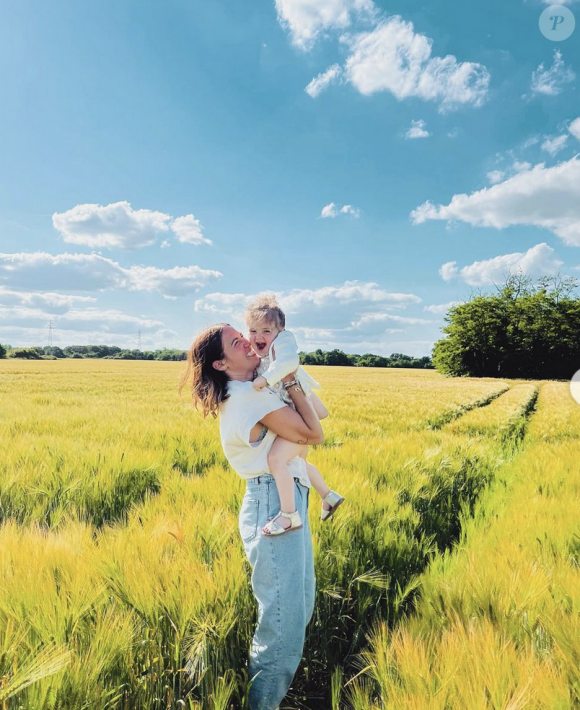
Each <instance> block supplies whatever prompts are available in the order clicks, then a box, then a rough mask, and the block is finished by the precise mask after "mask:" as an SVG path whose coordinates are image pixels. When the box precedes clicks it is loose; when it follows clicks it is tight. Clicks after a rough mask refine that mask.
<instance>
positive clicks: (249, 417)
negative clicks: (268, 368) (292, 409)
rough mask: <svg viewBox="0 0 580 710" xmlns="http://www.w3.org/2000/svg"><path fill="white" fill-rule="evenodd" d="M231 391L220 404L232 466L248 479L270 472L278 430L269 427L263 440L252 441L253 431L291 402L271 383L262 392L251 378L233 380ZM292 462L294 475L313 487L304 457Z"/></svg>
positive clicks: (222, 430)
mask: <svg viewBox="0 0 580 710" xmlns="http://www.w3.org/2000/svg"><path fill="white" fill-rule="evenodd" d="M228 394H229V395H230V396H229V397H228V399H226V401H225V402H222V404H221V405H220V437H221V440H222V447H223V450H224V454H225V455H226V458H227V460H228V461H229V463H230V466H231V467H232V468H233V469H234V471H235V472H236V473H237V474H238V475H239V476H241V478H245V479H248V478H255V477H256V476H259V475H260V474H263V473H270V468H269V466H268V454H269V453H270V449H271V447H272V444H273V443H274V439H275V438H276V434H275V433H274V432H273V431H270V430H268V432H267V434H266V436H265V437H264V438H263V439H262V441H260V442H258V443H256V444H251V443H250V432H251V431H252V428H253V427H254V426H255V425H256V424H257V423H258V422H259V421H260V420H261V419H263V417H265V416H266V415H267V414H270V413H271V412H275V411H277V410H278V409H282V407H286V406H287V405H285V404H284V402H282V401H281V400H280V398H279V397H278V396H277V395H276V394H275V393H274V392H272V390H271V389H269V388H268V387H264V389H262V390H260V391H259V392H258V391H256V390H255V389H254V388H253V386H252V383H251V382H239V381H237V380H231V381H230V382H228ZM288 465H289V468H290V471H291V473H292V475H293V476H294V477H295V478H298V479H299V480H300V483H302V484H303V485H305V486H308V487H309V486H310V480H309V478H308V474H307V473H306V462H305V461H304V459H302V458H300V457H299V456H297V457H296V458H294V459H292V461H290V463H289V464H288Z"/></svg>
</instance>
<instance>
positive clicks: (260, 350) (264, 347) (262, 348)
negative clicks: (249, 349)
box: [256, 343, 266, 352]
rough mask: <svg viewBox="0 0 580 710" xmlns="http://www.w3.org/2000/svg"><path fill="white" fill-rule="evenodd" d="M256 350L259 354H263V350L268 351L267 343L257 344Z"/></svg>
mask: <svg viewBox="0 0 580 710" xmlns="http://www.w3.org/2000/svg"><path fill="white" fill-rule="evenodd" d="M256 349H257V350H258V351H259V352H262V351H263V350H265V349H266V343H256Z"/></svg>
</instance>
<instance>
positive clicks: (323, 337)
mask: <svg viewBox="0 0 580 710" xmlns="http://www.w3.org/2000/svg"><path fill="white" fill-rule="evenodd" d="M256 295H258V294H243V293H210V294H208V295H206V296H204V297H202V298H200V299H198V300H197V301H196V302H195V311H196V313H197V314H198V316H197V319H198V320H199V321H201V322H203V323H207V324H209V323H210V322H216V321H222V320H225V321H228V322H230V323H232V324H237V325H238V326H239V327H240V328H242V329H244V327H245V326H244V308H245V307H246V306H247V305H248V304H249V303H250V302H251V301H252V300H254V299H255V297H256ZM277 297H278V302H279V303H280V306H281V307H282V308H283V310H284V312H285V313H286V325H287V328H288V329H289V330H292V331H293V332H294V333H295V334H296V337H297V339H298V343H299V347H300V348H301V349H302V350H312V349H316V348H318V347H320V348H323V349H326V350H329V349H332V348H342V349H344V350H346V351H347V352H359V353H364V352H375V353H378V354H390V353H392V352H397V351H398V352H402V351H403V350H402V347H403V346H402V345H400V344H396V343H394V342H392V340H391V338H392V336H393V335H394V334H397V333H404V332H406V328H412V329H418V330H419V331H421V336H422V337H423V338H425V336H427V337H431V338H432V339H433V340H432V341H431V340H421V341H400V342H404V343H407V342H412V343H419V345H417V346H415V345H413V346H411V347H412V348H415V347H420V348H422V350H421V352H420V353H417V351H416V350H412V351H411V350H408V351H405V352H408V354H410V355H415V354H420V355H426V354H428V353H429V351H430V350H429V348H430V347H431V346H432V343H433V342H434V341H435V340H436V339H437V338H438V337H439V324H440V321H439V320H426V319H425V318H421V317H414V315H413V314H411V315H406V314H405V315H400V312H401V311H404V310H405V309H408V308H410V307H413V306H416V305H417V304H419V303H421V298H419V296H416V295H415V294H412V293H399V292H391V291H387V290H385V289H383V288H381V287H380V286H379V285H378V284H376V283H372V282H368V283H367V282H360V281H346V282H345V283H343V284H341V285H340V286H323V287H320V288H317V289H292V290H290V291H283V292H279V293H278V294H277ZM424 331H426V332H424ZM426 343H430V345H429V348H427V346H426V345H425V344H426Z"/></svg>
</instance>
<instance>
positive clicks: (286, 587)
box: [181, 323, 324, 710]
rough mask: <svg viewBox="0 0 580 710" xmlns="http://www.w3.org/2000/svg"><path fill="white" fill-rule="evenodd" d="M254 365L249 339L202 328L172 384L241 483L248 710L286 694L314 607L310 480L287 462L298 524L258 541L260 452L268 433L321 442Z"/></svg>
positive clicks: (314, 419) (269, 500) (264, 488)
mask: <svg viewBox="0 0 580 710" xmlns="http://www.w3.org/2000/svg"><path fill="white" fill-rule="evenodd" d="M259 362H260V358H259V356H258V355H257V354H256V353H255V352H254V350H253V349H252V347H251V345H250V343H249V341H248V340H247V339H246V338H245V337H244V336H243V335H242V334H241V333H239V332H238V331H237V330H236V329H235V328H233V327H232V326H231V325H228V324H227V323H219V324H217V325H214V326H211V327H210V328H207V329H206V330H205V331H204V332H203V333H201V334H200V335H199V336H198V337H197V338H196V340H195V342H194V343H193V345H192V346H191V349H190V351H189V353H188V366H187V370H186V372H185V374H184V377H183V379H182V383H181V386H182V387H183V385H184V384H185V383H186V382H187V381H191V387H192V392H193V401H194V404H195V406H196V407H197V406H199V407H201V409H202V411H203V415H204V416H207V415H208V414H211V415H212V416H214V417H215V416H217V414H218V413H219V415H220V436H221V441H222V446H223V449H224V453H225V455H226V458H227V459H228V461H229V462H230V464H231V466H232V468H233V469H234V471H236V473H238V474H239V475H240V476H241V477H242V478H244V479H246V493H245V495H244V500H243V503H242V508H241V511H240V518H239V529H240V535H241V537H242V542H243V544H244V549H245V551H246V555H247V557H248V560H249V562H250V565H251V566H252V590H253V592H254V596H255V597H256V601H257V603H258V625H257V627H256V631H255V634H254V638H253V639H252V647H251V650H250V680H251V681H252V685H251V688H250V708H251V710H275V709H276V708H277V707H278V705H279V703H280V702H281V701H282V700H283V698H284V696H285V695H286V693H287V691H288V688H289V687H290V683H291V682H292V678H293V677H294V673H295V672H296V669H297V667H298V664H299V663H300V659H301V657H302V649H303V646H304V633H305V629H306V626H307V624H308V622H309V621H310V618H311V617H312V612H313V610H314V588H315V578H314V560H313V555H312V539H311V535H310V527H309V524H308V494H309V486H310V482H309V479H308V475H307V473H306V463H305V461H304V459H302V458H300V457H296V458H295V459H293V460H292V461H291V462H290V464H289V466H290V469H291V471H292V473H293V475H294V486H295V497H296V509H297V510H298V511H299V513H300V517H301V518H302V520H303V521H304V526H303V527H302V528H299V529H297V530H295V531H292V532H291V533H290V534H287V535H280V536H268V535H262V534H261V529H262V527H263V526H264V525H265V524H266V523H267V522H268V520H269V519H271V518H273V517H275V516H276V515H277V514H278V511H279V510H280V500H279V498H278V492H277V489H276V484H275V482H274V477H273V476H272V474H270V473H269V472H268V471H269V469H268V452H269V451H270V447H271V446H272V443H273V442H274V439H275V438H276V436H281V437H283V438H284V439H288V440H289V441H293V442H296V443H300V444H321V443H322V442H323V441H324V434H323V431H322V427H321V426H320V420H319V418H318V416H317V414H316V412H315V411H314V408H313V407H312V405H311V404H310V402H309V401H308V399H307V398H306V396H305V395H304V392H303V391H302V389H301V387H300V384H299V383H297V382H296V381H295V380H294V377H293V375H289V376H288V377H285V378H284V379H283V382H284V383H285V386H287V391H288V393H289V394H290V397H291V399H292V402H293V404H294V406H295V407H296V411H294V410H293V409H292V408H291V407H289V406H287V405H286V404H284V403H283V402H282V401H281V400H280V399H279V397H278V396H277V395H276V394H274V393H273V392H272V391H271V390H269V389H263V390H260V391H256V390H255V389H254V388H253V387H252V380H253V379H254V376H255V369H256V367H257V366H258V364H259Z"/></svg>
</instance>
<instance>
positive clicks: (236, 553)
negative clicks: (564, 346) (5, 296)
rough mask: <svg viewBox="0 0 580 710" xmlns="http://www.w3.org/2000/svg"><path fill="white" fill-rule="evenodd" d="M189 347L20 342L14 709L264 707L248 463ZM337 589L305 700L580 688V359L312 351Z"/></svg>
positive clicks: (10, 535) (5, 387) (8, 515)
mask: <svg viewBox="0 0 580 710" xmlns="http://www.w3.org/2000/svg"><path fill="white" fill-rule="evenodd" d="M181 367H182V364H181V363H171V362H133V361H105V360H100V361H91V360H63V361H42V362H34V361H33V362H21V361H17V360H3V361H0V441H1V442H2V456H1V457H0V579H1V584H0V703H1V704H2V705H1V707H2V710H5V709H12V708H14V709H17V708H18V709H20V708H22V710H45V709H46V710H48V709H50V710H73V709H74V710H77V709H80V708H87V709H89V708H91V709H95V710H105V709H117V708H118V709H119V710H129V709H143V710H161V709H166V710H171V709H174V708H175V709H177V708H189V709H190V710H192V709H193V708H196V709H197V710H229V709H230V708H232V707H233V708H236V709H238V708H244V707H245V706H246V698H245V693H246V682H245V681H246V676H245V674H246V672H247V655H248V650H249V643H250V638H251V635H252V632H253V628H254V625H255V614H256V610H255V606H254V601H253V597H252V595H251V590H250V585H249V569H248V566H247V563H246V561H245V557H244V554H243V548H242V545H241V541H240V539H239V534H238V530H237V513H238V510H239V506H240V504H241V498H242V495H243V489H244V484H243V482H242V481H241V480H240V479H239V478H238V477H237V476H236V474H234V473H233V472H232V471H231V469H229V467H228V466H227V463H226V461H225V459H224V456H223V453H222V451H221V447H220V442H219V435H218V427H217V422H216V421H214V420H203V419H202V418H201V417H200V416H199V415H198V414H197V413H196V412H194V411H193V410H192V409H191V407H190V406H189V401H188V398H187V396H183V397H179V395H178V393H177V383H178V379H179V374H180V371H181ZM310 371H311V372H312V374H313V375H314V376H315V377H316V379H317V380H319V381H320V383H321V384H322V386H323V391H322V397H323V400H324V402H325V404H326V405H327V407H328V409H329V412H330V417H329V418H328V419H327V420H325V422H324V429H325V433H326V441H325V443H324V444H323V445H322V446H319V447H316V448H315V449H314V450H313V451H312V452H311V460H312V461H313V463H315V464H316V465H317V466H318V467H319V468H320V470H321V471H322V472H323V474H324V476H325V478H326V479H327V480H328V482H329V484H330V485H331V487H333V488H335V489H337V490H340V491H341V493H342V494H343V495H345V497H346V499H347V503H345V505H343V506H342V507H341V509H340V511H339V513H337V515H336V516H335V518H333V520H332V521H331V522H329V523H326V524H322V523H321V522H320V521H319V520H318V517H319V501H317V500H316V499H315V498H314V497H313V498H311V501H312V505H311V525H312V529H313V541H314V548H315V563H316V572H317V603H316V609H315V614H314V618H313V621H312V623H311V625H310V627H309V631H308V637H307V643H306V646H305V649H304V659H303V662H302V664H301V666H300V668H299V671H298V673H297V675H296V678H295V682H294V684H293V687H292V689H291V692H290V694H289V696H288V699H287V702H286V705H285V706H284V707H287V708H301V709H304V710H306V709H308V710H347V709H348V710H386V709H387V708H388V709H389V710H391V709H393V710H394V709H395V708H396V709H397V710H399V709H409V710H410V709H411V708H412V709H414V710H427V709H429V710H432V709H434V710H439V709H440V710H448V709H449V710H455V708H457V709H459V708H469V709H471V708H474V709H479V708H481V709H482V710H483V709H487V708H489V709H493V710H496V709H497V710H500V709H501V710H518V709H519V708H542V709H544V708H545V709H546V710H548V708H549V709H554V708H556V709H560V708H562V709H564V708H578V707H580V671H579V667H580V616H579V612H580V569H579V568H580V524H579V520H580V518H579V516H578V510H579V503H580V464H579V461H580V442H579V437H580V406H579V405H577V404H576V403H575V402H574V400H573V399H572V397H571V395H570V392H569V387H568V385H567V383H565V382H551V381H542V382H529V381H504V380H495V379H469V378H461V379H448V378H444V377H442V376H440V375H439V374H437V373H436V372H434V371H432V370H403V369H401V370H394V369H393V370H381V369H376V370H375V369H361V368H339V367H335V368H321V367H319V368H310Z"/></svg>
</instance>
